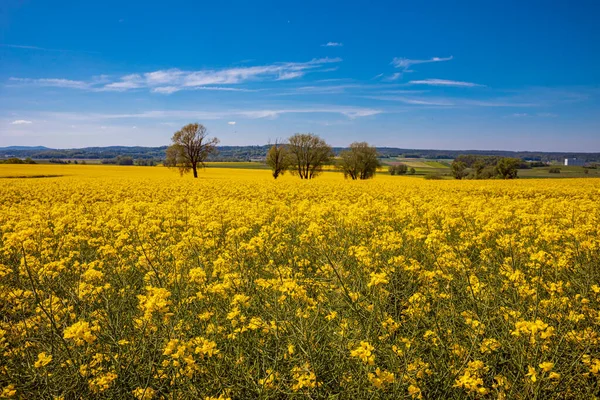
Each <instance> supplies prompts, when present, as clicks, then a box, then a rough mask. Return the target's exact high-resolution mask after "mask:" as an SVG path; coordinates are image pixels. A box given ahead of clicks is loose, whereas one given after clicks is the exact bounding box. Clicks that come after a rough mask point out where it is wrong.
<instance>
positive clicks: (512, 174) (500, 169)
mask: <svg viewBox="0 0 600 400" xmlns="http://www.w3.org/2000/svg"><path fill="white" fill-rule="evenodd" d="M519 164H521V160H519V159H518V158H510V157H504V158H501V159H500V160H498V163H497V164H496V173H497V174H498V176H499V177H500V178H502V179H514V178H516V177H517V170H518V168H519Z"/></svg>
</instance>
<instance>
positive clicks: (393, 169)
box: [388, 163, 417, 175]
mask: <svg viewBox="0 0 600 400" xmlns="http://www.w3.org/2000/svg"><path fill="white" fill-rule="evenodd" d="M388 172H389V173H390V175H406V174H411V175H414V174H415V173H416V172H417V171H416V170H415V169H414V168H411V169H408V165H406V164H402V163H400V164H395V165H390V166H389V167H388Z"/></svg>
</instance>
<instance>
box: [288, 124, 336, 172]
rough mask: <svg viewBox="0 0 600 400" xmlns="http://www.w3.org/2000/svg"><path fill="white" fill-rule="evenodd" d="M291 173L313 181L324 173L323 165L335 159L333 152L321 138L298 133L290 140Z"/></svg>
mask: <svg viewBox="0 0 600 400" xmlns="http://www.w3.org/2000/svg"><path fill="white" fill-rule="evenodd" d="M287 148H288V150H289V154H290V171H291V172H292V174H294V175H298V176H299V177H300V179H312V178H314V177H316V176H317V175H319V174H320V173H321V172H322V171H323V165H325V164H327V163H328V162H329V161H330V160H331V159H332V158H333V150H332V149H331V146H330V145H328V144H327V143H326V142H325V141H324V140H323V139H321V138H320V137H319V136H317V135H315V134H312V133H296V134H295V135H293V136H291V137H290V138H289V139H288V146H287Z"/></svg>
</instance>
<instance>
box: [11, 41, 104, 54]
mask: <svg viewBox="0 0 600 400" xmlns="http://www.w3.org/2000/svg"><path fill="white" fill-rule="evenodd" d="M0 47H7V48H10V49H22V50H37V51H52V52H61V53H88V54H100V53H98V52H97V51H85V50H65V49H49V48H46V47H38V46H25V45H19V44H6V43H0Z"/></svg>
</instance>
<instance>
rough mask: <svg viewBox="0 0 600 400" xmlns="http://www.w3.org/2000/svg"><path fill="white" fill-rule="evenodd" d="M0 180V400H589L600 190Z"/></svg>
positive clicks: (595, 360)
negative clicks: (15, 399)
mask: <svg viewBox="0 0 600 400" xmlns="http://www.w3.org/2000/svg"><path fill="white" fill-rule="evenodd" d="M0 167H1V168H0V177H1V176H3V177H15V176H21V177H23V176H30V177H31V176H44V175H45V176H48V175H55V177H46V178H0V227H1V232H0V397H6V398H10V397H13V398H22V399H38V398H40V399H41V398H47V399H52V398H64V399H74V398H82V399H96V398H98V399H99V398H113V399H117V398H118V399H121V398H132V399H133V398H135V399H145V400H149V399H162V398H164V399H227V398H230V399H255V398H264V399H269V398H270V399H283V398H293V397H296V398H327V397H328V396H334V397H332V398H336V399H348V398H350V399H363V398H389V399H399V398H406V399H411V398H412V399H455V398H456V399H458V398H494V399H496V398H505V399H533V398H538V399H547V398H560V399H566V398H568V399H571V398H581V399H589V398H593V397H594V396H600V383H599V382H600V336H599V335H600V180H596V179H563V180H551V179H549V180H515V181H497V180H491V181H425V180H423V179H419V178H414V177H413V178H411V177H391V176H389V175H383V174H379V175H377V176H376V178H375V179H374V180H371V181H345V180H344V179H343V177H342V175H341V174H340V173H334V172H327V173H324V174H323V175H322V176H320V177H319V178H317V179H315V180H313V181H302V180H300V179H298V178H294V177H292V176H287V175H286V176H284V177H283V178H282V179H278V180H277V181H274V180H273V179H272V178H271V177H270V174H269V171H265V170H239V169H206V170H204V171H202V172H201V173H200V178H199V179H196V180H194V179H192V178H191V177H190V176H186V177H180V176H179V174H177V173H176V172H173V171H169V170H167V169H165V168H162V167H115V166H92V165H85V166H82V165H64V166H63V165H59V166H48V165H26V166H10V165H3V166H0ZM335 395H337V397H336V396H335Z"/></svg>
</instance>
